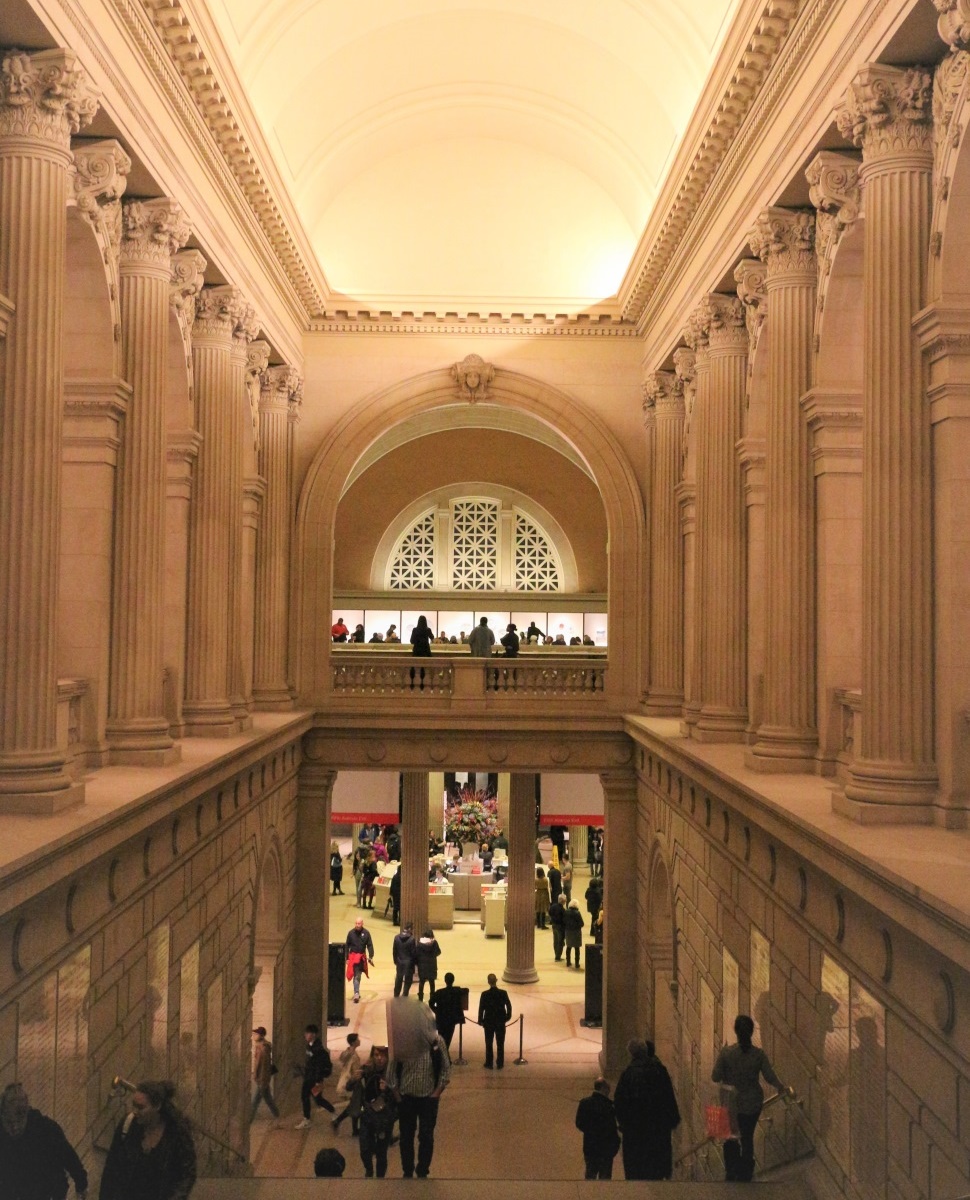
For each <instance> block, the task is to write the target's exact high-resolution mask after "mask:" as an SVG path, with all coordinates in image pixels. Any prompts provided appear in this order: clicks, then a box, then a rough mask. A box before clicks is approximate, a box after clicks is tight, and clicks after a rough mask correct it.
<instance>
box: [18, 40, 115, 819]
mask: <svg viewBox="0 0 970 1200" xmlns="http://www.w3.org/2000/svg"><path fill="white" fill-rule="evenodd" d="M97 107H98V104H97V98H96V92H95V91H94V89H93V88H92V87H91V85H90V83H89V81H88V78H87V76H86V74H85V73H84V71H83V70H82V69H81V68H80V67H79V66H78V60H77V56H76V55H74V54H73V53H71V52H70V51H67V50H44V51H41V52H40V53H38V54H25V53H20V52H10V53H8V54H5V55H4V56H3V58H2V61H0V296H3V297H5V298H6V299H7V300H8V301H9V302H10V303H11V304H12V305H13V313H12V315H11V316H10V318H9V321H8V324H7V335H6V340H5V343H4V352H3V354H2V356H0V371H2V376H0V547H2V551H0V596H2V597H3V604H2V605H0V809H2V810H3V811H7V812H12V811H20V812H24V811H27V812H51V811H54V810H56V809H59V808H63V807H65V806H66V805H68V804H74V803H77V802H79V801H80V800H82V799H83V797H84V788H83V785H80V784H75V783H74V781H73V780H72V779H71V778H70V777H69V776H68V775H67V774H66V772H65V770H64V754H63V753H62V752H61V751H60V750H59V748H58V746H57V678H56V659H55V655H56V639H57V594H58V586H59V579H58V570H57V568H58V564H59V562H60V520H61V503H60V496H61V440H62V433H63V430H62V426H63V419H64V367H63V351H62V345H61V342H62V326H63V312H64V270H65V260H66V254H67V199H68V183H69V174H68V173H69V170H70V167H71V150H70V142H71V134H72V133H77V132H78V130H79V129H80V127H81V126H82V125H86V124H88V122H90V120H91V119H92V117H93V116H94V114H95V112H96V111H97Z"/></svg>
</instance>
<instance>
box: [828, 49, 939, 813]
mask: <svg viewBox="0 0 970 1200" xmlns="http://www.w3.org/2000/svg"><path fill="white" fill-rule="evenodd" d="M931 113H932V109H931V77H930V73H929V72H928V71H926V70H923V69H922V68H918V67H917V68H900V67H887V66H883V65H881V64H872V63H871V64H868V65H867V66H865V67H863V69H862V70H861V71H860V73H859V74H858V75H857V76H856V78H855V81H854V82H853V83H852V85H851V87H850V89H849V92H848V94H847V96H846V99H845V102H844V104H843V107H842V108H841V109H840V110H839V113H838V123H839V129H840V130H841V132H842V133H843V134H844V135H846V136H850V137H851V138H852V139H853V141H854V142H855V143H856V145H858V146H861V147H862V168H861V170H860V179H861V181H862V186H863V196H864V206H865V214H866V222H865V265H864V271H863V296H864V304H865V328H864V338H863V347H864V352H863V363H864V373H863V399H862V412H863V431H862V442H863V468H862V469H863V489H862V490H863V500H862V508H863V514H862V522H863V547H862V588H863V592H862V738H861V742H862V745H861V749H860V753H859V755H858V757H857V758H856V759H855V761H854V762H853V763H852V764H851V767H850V770H849V780H848V783H847V785H846V789H845V802H844V807H845V808H846V809H847V810H848V811H851V812H853V813H854V814H855V815H857V816H858V817H859V818H860V819H862V820H864V821H872V820H885V821H900V820H932V815H931V809H930V807H929V806H931V805H932V803H933V801H934V798H935V794H936V786H937V773H936V765H935V762H934V746H933V642H932V636H933V606H932V460H931V444H930V424H929V413H928V411H927V408H926V405H925V403H924V399H923V378H922V362H921V358H920V352H919V347H918V344H917V340H916V335H915V333H914V330H913V318H914V316H915V315H916V313H917V312H919V310H920V309H921V307H922V281H923V272H924V269H925V264H926V256H927V246H928V239H929V221H930V197H931V188H932V171H933V143H932V132H933V129H932V116H931Z"/></svg>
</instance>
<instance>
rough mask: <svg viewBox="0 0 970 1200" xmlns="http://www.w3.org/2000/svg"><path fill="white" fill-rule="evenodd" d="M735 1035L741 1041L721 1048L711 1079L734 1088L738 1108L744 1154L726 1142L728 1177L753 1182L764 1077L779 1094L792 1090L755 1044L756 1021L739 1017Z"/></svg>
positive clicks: (729, 1142)
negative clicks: (756, 1133)
mask: <svg viewBox="0 0 970 1200" xmlns="http://www.w3.org/2000/svg"><path fill="white" fill-rule="evenodd" d="M734 1035H735V1037H736V1038H737V1039H738V1040H737V1042H735V1043H734V1045H731V1046H723V1047H722V1048H721V1053H720V1054H719V1055H718V1056H717V1062H715V1064H714V1070H713V1071H712V1072H711V1079H712V1080H713V1081H714V1082H715V1083H722V1084H726V1085H728V1086H729V1087H732V1088H734V1096H735V1102H736V1105H737V1119H738V1133H739V1140H740V1143H741V1145H740V1153H738V1147H737V1145H736V1144H735V1145H732V1144H731V1143H732V1142H733V1140H734V1139H729V1140H728V1141H726V1142H725V1143H724V1177H725V1179H726V1180H728V1181H729V1182H737V1183H750V1181H751V1179H752V1178H753V1176H754V1131H755V1127H756V1126H757V1124H758V1118H759V1117H760V1116H761V1108H762V1105H763V1104H764V1102H765V1094H764V1091H763V1090H762V1087H761V1076H764V1078H765V1080H766V1081H767V1082H768V1083H770V1084H771V1086H772V1087H774V1088H777V1089H778V1091H779V1092H787V1091H788V1090H789V1089H788V1088H786V1087H785V1085H784V1084H783V1083H782V1082H781V1080H780V1079H779V1078H778V1076H777V1075H776V1074H775V1072H774V1069H773V1067H772V1065H771V1063H770V1062H769V1061H768V1055H767V1054H765V1052H764V1050H762V1049H761V1047H760V1046H755V1045H753V1044H752V1039H753V1038H754V1021H753V1020H752V1019H751V1017H749V1016H748V1015H747V1014H746V1013H740V1014H739V1015H738V1016H737V1017H736V1018H735V1021H734Z"/></svg>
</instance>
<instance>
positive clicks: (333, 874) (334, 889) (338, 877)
mask: <svg viewBox="0 0 970 1200" xmlns="http://www.w3.org/2000/svg"><path fill="white" fill-rule="evenodd" d="M343 879H344V860H343V855H342V854H341V853H340V845H339V843H337V842H331V843H330V887H331V892H330V894H331V896H342V895H343V894H344V890H343V888H342V887H341V886H340V885H341V883H343Z"/></svg>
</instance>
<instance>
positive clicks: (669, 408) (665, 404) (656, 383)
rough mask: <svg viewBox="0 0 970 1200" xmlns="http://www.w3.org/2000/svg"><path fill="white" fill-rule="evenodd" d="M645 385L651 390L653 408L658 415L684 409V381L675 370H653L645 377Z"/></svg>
mask: <svg viewBox="0 0 970 1200" xmlns="http://www.w3.org/2000/svg"><path fill="white" fill-rule="evenodd" d="M645 386H646V387H648V388H649V389H650V391H651V397H652V400H653V405H654V408H655V409H656V412H657V415H658V416H667V415H669V414H671V413H674V414H681V413H683V411H684V381H683V380H682V379H681V378H679V377H678V375H677V372H676V371H654V373H653V374H652V375H650V376H648V377H647V381H646V385H645Z"/></svg>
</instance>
